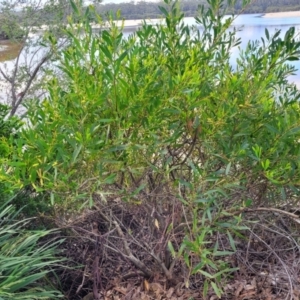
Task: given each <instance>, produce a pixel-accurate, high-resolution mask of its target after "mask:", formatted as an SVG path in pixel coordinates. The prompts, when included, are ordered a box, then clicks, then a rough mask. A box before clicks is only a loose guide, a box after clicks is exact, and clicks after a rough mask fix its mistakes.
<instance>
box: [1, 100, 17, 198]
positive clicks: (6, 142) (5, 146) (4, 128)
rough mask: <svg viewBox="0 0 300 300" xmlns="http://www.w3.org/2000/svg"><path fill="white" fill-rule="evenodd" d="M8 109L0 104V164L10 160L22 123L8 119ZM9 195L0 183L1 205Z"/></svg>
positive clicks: (15, 119) (15, 118) (14, 119)
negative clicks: (0, 160) (0, 161)
mask: <svg viewBox="0 0 300 300" xmlns="http://www.w3.org/2000/svg"><path fill="white" fill-rule="evenodd" d="M9 112H10V109H9V107H8V106H7V105H4V104H0V157H1V159H2V162H5V161H6V159H9V158H11V154H12V152H13V150H12V148H13V147H14V146H13V144H14V141H13V140H14V139H15V138H17V133H18V130H19V129H20V127H21V126H22V122H21V120H20V119H19V118H18V117H12V118H8V115H9ZM8 195H9V191H7V190H6V188H5V184H4V183H3V182H1V183H0V197H1V203H3V202H4V201H5V198H6V196H8Z"/></svg>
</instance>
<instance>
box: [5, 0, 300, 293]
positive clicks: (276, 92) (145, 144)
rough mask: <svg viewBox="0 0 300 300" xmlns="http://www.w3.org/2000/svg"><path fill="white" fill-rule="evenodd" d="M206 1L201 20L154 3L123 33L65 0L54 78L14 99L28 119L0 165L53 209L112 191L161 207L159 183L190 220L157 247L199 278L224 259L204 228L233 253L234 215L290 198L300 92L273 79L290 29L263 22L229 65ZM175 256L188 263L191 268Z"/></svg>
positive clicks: (294, 51)
mask: <svg viewBox="0 0 300 300" xmlns="http://www.w3.org/2000/svg"><path fill="white" fill-rule="evenodd" d="M208 2H209V4H210V9H208V10H207V9H206V8H205V9H204V7H203V8H202V9H200V11H199V14H198V17H197V18H196V22H197V25H200V26H202V28H203V30H201V31H199V30H198V29H197V28H191V27H189V26H188V25H186V24H184V20H183V15H182V13H181V12H180V10H179V8H178V3H177V2H176V1H174V2H173V1H167V0H166V3H167V4H168V5H169V8H168V9H166V8H163V7H161V12H162V13H163V14H164V16H165V18H164V23H162V24H158V25H149V24H146V23H145V24H144V25H143V26H142V28H140V29H139V30H137V31H136V32H135V33H134V34H132V35H130V36H129V37H128V38H127V39H124V36H123V33H122V28H118V27H117V26H116V25H115V24H114V22H113V21H110V26H109V28H105V27H107V24H103V23H102V21H101V18H100V16H97V14H95V12H94V11H93V14H94V16H96V17H97V18H98V21H99V23H100V24H101V25H103V28H102V29H101V30H100V31H99V32H98V33H94V32H93V29H92V27H91V24H90V23H89V21H88V20H89V18H88V15H89V13H90V10H91V9H92V8H87V10H86V12H85V16H87V18H86V21H84V16H81V15H80V11H79V10H77V9H76V6H75V5H74V11H75V14H76V13H77V14H78V17H80V18H82V17H83V22H82V23H81V25H80V26H79V25H78V24H72V22H71V24H70V27H69V28H68V29H67V30H66V33H67V34H68V35H69V37H70V39H71V41H72V43H71V44H70V45H69V46H68V47H67V48H66V49H65V50H64V51H62V53H61V55H60V65H59V67H60V69H61V71H62V74H63V75H64V77H63V81H62V80H61V79H59V78H55V77H54V78H52V79H51V80H50V81H49V83H48V90H49V96H48V97H47V99H45V101H43V102H42V103H38V104H35V105H34V106H32V107H28V126H27V127H26V128H23V130H22V131H21V133H20V138H19V140H18V145H19V146H17V147H16V148H15V150H14V155H13V156H12V159H6V160H5V161H4V162H3V164H2V165H5V170H4V168H2V174H1V180H2V181H5V182H6V183H7V184H10V185H11V188H20V187H23V186H31V187H33V188H34V189H35V191H36V192H37V193H45V194H46V195H47V197H48V201H49V205H50V204H51V205H54V204H55V206H54V207H55V208H56V211H57V213H58V214H60V213H61V209H62V208H64V209H66V210H72V209H73V210H76V209H77V208H78V207H80V206H81V207H82V206H85V205H86V204H90V205H91V206H92V205H93V202H94V201H95V199H96V198H97V197H96V196H100V197H101V199H102V200H103V201H110V199H111V197H112V196H111V195H112V194H113V195H114V196H118V197H119V196H121V198H122V199H123V200H124V201H129V202H133V203H136V204H143V203H142V202H141V200H140V199H141V196H142V195H147V197H146V199H148V202H149V203H147V205H150V206H151V205H153V207H157V205H158V206H161V207H162V208H165V207H168V203H166V202H167V201H168V200H167V199H169V197H165V200H164V199H162V200H161V202H160V203H158V200H157V199H158V196H157V195H158V193H159V191H163V193H165V194H168V195H169V194H171V195H172V196H173V197H175V198H176V199H178V200H179V201H181V203H182V207H183V211H184V214H183V216H182V219H180V220H179V222H181V221H182V222H186V226H188V224H190V223H192V229H191V228H189V227H187V228H188V229H189V230H187V231H186V237H185V239H184V240H183V241H182V245H181V246H178V247H177V248H176V247H175V248H174V246H173V245H172V243H171V241H169V242H170V243H168V245H169V249H170V251H171V252H172V254H173V257H176V256H178V255H184V259H185V262H186V264H187V265H188V266H189V267H190V268H191V273H197V272H200V273H201V272H202V273H201V274H203V275H204V276H206V277H207V278H208V281H206V282H207V284H206V289H207V286H208V283H210V282H211V285H212V287H213V288H214V287H216V285H214V284H216V283H215V281H214V280H217V279H218V278H219V277H220V275H221V274H223V273H226V272H229V271H230V270H231V269H230V268H229V267H228V266H227V265H226V263H225V262H224V261H222V260H219V259H216V258H215V257H218V256H219V255H226V254H230V253H232V252H228V251H227V252H226V251H225V252H224V251H223V252H221V251H219V246H218V243H217V242H216V244H215V246H214V248H213V249H211V247H207V246H206V244H207V243H211V241H210V242H208V240H210V236H213V234H214V233H216V232H223V233H225V234H227V235H228V239H229V240H230V245H231V248H232V249H231V250H234V249H235V246H234V242H233V237H232V236H233V235H232V233H235V234H238V232H239V231H241V230H244V229H245V227H243V226H240V224H241V222H242V217H241V216H239V217H236V216H235V215H236V214H237V212H239V210H242V209H243V208H244V207H245V206H250V205H271V204H273V203H275V202H276V201H277V202H280V201H283V200H293V199H295V197H296V196H297V195H298V194H299V180H300V173H299V147H298V143H299V140H300V126H299V125H300V124H299V102H298V100H299V97H300V94H299V90H297V88H296V87H295V85H294V84H292V83H290V82H289V81H288V79H287V78H288V76H290V75H291V74H292V73H293V72H294V68H293V67H292V66H290V65H289V64H287V63H288V62H289V61H292V60H296V59H299V56H300V50H299V49H300V43H299V41H298V40H296V35H295V29H294V28H290V29H289V30H288V31H287V33H286V34H285V35H284V37H281V36H280V32H277V33H275V34H274V35H273V36H270V35H269V33H268V31H266V35H265V38H263V39H262V41H261V42H258V41H257V42H249V44H248V46H247V48H246V49H245V50H244V51H240V57H239V58H238V59H237V61H236V63H237V65H236V68H235V69H233V68H232V66H231V64H230V51H231V49H232V48H233V47H235V46H237V45H238V44H239V42H240V41H239V40H238V39H237V38H236V36H235V30H234V29H232V27H230V25H231V24H232V22H233V17H230V18H227V19H226V20H225V22H224V19H223V16H222V15H220V13H219V12H220V9H221V6H222V4H224V1H222V0H210V1H208ZM104 25H105V26H104ZM53 47H55V44H53ZM62 82H63V84H62ZM20 145H21V146H20ZM16 159H17V161H18V162H16ZM229 217H230V218H229ZM224 218H225V219H226V220H225V221H224ZM228 218H229V219H230V220H229V221H228ZM177 225H178V224H177ZM162 227H163V226H162ZM189 253H196V255H197V257H199V258H201V261H202V262H200V263H199V264H196V265H193V263H192V261H190V257H191V256H189ZM204 268H206V269H205V270H206V271H204ZM208 271H209V272H210V273H208ZM220 272H221V273H220ZM207 274H208V275H207ZM211 274H213V275H211ZM216 290H218V289H217V288H216Z"/></svg>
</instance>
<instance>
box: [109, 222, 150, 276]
mask: <svg viewBox="0 0 300 300" xmlns="http://www.w3.org/2000/svg"><path fill="white" fill-rule="evenodd" d="M113 224H114V225H115V227H116V229H117V232H118V234H119V236H120V237H121V238H122V239H123V244H124V248H125V252H126V255H125V254H124V253H122V252H120V253H121V254H122V255H123V256H124V257H127V258H128V259H129V260H130V261H131V262H132V263H133V264H134V265H135V266H136V267H137V268H139V269H140V270H141V271H142V272H143V273H144V274H145V275H146V276H147V277H152V275H153V274H152V272H151V271H150V270H149V269H148V268H147V267H146V265H145V264H143V263H142V262H141V261H140V260H139V259H137V258H136V257H135V256H134V255H133V254H132V252H131V250H130V248H129V245H128V243H127V241H126V239H125V236H124V234H123V231H122V229H121V228H120V226H119V224H118V222H117V221H113Z"/></svg>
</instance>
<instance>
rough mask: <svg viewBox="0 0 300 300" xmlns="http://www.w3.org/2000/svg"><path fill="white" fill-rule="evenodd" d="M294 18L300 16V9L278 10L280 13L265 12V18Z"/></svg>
mask: <svg viewBox="0 0 300 300" xmlns="http://www.w3.org/2000/svg"><path fill="white" fill-rule="evenodd" d="M289 17H291V18H294V17H300V11H286V12H278V13H268V14H264V15H263V18H289Z"/></svg>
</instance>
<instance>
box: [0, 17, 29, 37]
mask: <svg viewBox="0 0 300 300" xmlns="http://www.w3.org/2000/svg"><path fill="white" fill-rule="evenodd" d="M0 22H1V25H0V40H1V39H4V40H6V39H22V38H23V37H24V35H25V32H24V31H23V30H22V28H21V27H20V26H19V25H18V24H17V23H15V22H14V21H13V20H12V19H8V18H3V17H2V18H0Z"/></svg>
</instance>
